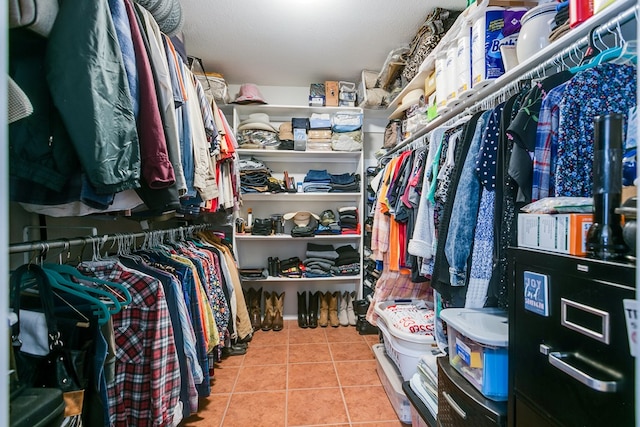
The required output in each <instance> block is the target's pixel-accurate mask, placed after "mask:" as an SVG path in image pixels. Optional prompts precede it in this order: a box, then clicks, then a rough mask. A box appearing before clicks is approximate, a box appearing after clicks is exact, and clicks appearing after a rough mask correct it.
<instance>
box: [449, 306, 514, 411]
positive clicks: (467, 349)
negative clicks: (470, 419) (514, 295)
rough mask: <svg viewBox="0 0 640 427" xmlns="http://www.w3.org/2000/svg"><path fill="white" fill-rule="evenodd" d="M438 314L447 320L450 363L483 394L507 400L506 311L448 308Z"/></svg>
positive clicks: (495, 398) (507, 336)
mask: <svg viewBox="0 0 640 427" xmlns="http://www.w3.org/2000/svg"><path fill="white" fill-rule="evenodd" d="M440 316H441V317H442V319H443V320H444V321H445V322H446V323H447V336H448V342H449V363H450V364H451V366H453V367H454V368H455V369H456V370H457V371H458V372H460V373H461V374H462V376H464V377H465V378H466V379H467V380H468V381H469V382H470V383H471V384H472V385H473V386H474V387H475V388H477V389H478V390H479V391H480V393H482V394H483V395H484V396H485V397H487V398H489V399H492V400H498V401H502V400H507V395H508V385H507V370H508V366H509V364H508V356H507V347H508V345H509V325H508V324H507V313H506V312H505V311H503V310H500V309H495V308H485V309H468V308H447V309H444V310H442V311H441V312H440Z"/></svg>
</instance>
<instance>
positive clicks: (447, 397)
mask: <svg viewBox="0 0 640 427" xmlns="http://www.w3.org/2000/svg"><path fill="white" fill-rule="evenodd" d="M442 396H444V399H445V400H446V401H447V402H449V405H450V406H451V407H452V408H453V410H454V411H456V412H457V413H458V415H460V416H461V417H462V419H463V420H466V419H467V413H466V412H465V411H463V410H462V408H461V407H460V405H458V403H457V402H456V401H455V400H453V397H451V395H450V394H449V393H447V392H446V391H443V392H442Z"/></svg>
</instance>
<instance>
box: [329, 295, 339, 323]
mask: <svg viewBox="0 0 640 427" xmlns="http://www.w3.org/2000/svg"><path fill="white" fill-rule="evenodd" d="M327 295H328V298H327V300H328V302H329V324H330V325H331V326H332V327H334V328H337V327H338V326H340V320H338V298H339V297H340V292H334V293H332V294H330V293H329V292H327Z"/></svg>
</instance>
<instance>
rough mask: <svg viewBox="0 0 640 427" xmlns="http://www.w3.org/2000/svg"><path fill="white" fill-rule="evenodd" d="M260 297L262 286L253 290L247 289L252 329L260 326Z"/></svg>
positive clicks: (255, 329)
mask: <svg viewBox="0 0 640 427" xmlns="http://www.w3.org/2000/svg"><path fill="white" fill-rule="evenodd" d="M261 297H262V288H260V289H258V290H254V289H253V288H250V289H249V318H250V319H251V326H252V327H253V330H254V331H257V330H258V329H260V328H261V327H262V310H261V308H260V305H261V304H260V303H261Z"/></svg>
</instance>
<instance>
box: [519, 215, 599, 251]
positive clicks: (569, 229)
mask: <svg viewBox="0 0 640 427" xmlns="http://www.w3.org/2000/svg"><path fill="white" fill-rule="evenodd" d="M592 223H593V215H592V214H529V213H521V214H518V246H519V247H523V248H533V249H542V250H547V251H551V252H560V253H564V254H571V255H578V256H584V255H585V254H586V244H587V231H589V227H591V224H592Z"/></svg>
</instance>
